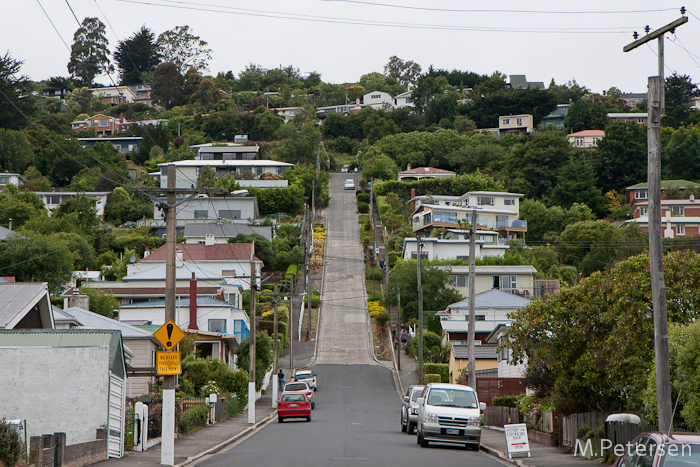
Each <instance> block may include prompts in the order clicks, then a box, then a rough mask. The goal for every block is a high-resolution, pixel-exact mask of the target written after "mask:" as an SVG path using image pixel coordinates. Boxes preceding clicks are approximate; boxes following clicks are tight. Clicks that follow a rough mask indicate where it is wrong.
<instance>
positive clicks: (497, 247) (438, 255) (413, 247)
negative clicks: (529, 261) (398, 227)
mask: <svg viewBox="0 0 700 467" xmlns="http://www.w3.org/2000/svg"><path fill="white" fill-rule="evenodd" d="M461 232H463V235H462V236H461V237H455V238H444V237H443V238H435V237H423V238H421V244H422V245H423V247H422V256H421V259H429V260H432V259H458V260H462V261H469V232H468V231H461ZM475 243H476V248H475V256H474V257H475V258H483V257H485V256H503V254H504V253H505V252H506V250H507V249H508V248H509V246H508V245H506V242H505V239H504V238H498V232H494V231H490V230H484V231H481V230H480V231H477V232H476V241H475ZM402 256H403V259H404V261H405V260H409V259H414V260H415V259H417V257H418V241H417V239H416V238H415V237H406V238H404V240H403V255H402Z"/></svg>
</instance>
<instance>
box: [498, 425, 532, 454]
mask: <svg viewBox="0 0 700 467" xmlns="http://www.w3.org/2000/svg"><path fill="white" fill-rule="evenodd" d="M503 428H504V429H505V431H506V445H507V446H508V457H509V458H510V459H512V458H513V455H514V454H523V455H524V454H527V457H530V443H529V442H528V440H527V426H526V425H525V424H524V423H517V424H513V425H503Z"/></svg>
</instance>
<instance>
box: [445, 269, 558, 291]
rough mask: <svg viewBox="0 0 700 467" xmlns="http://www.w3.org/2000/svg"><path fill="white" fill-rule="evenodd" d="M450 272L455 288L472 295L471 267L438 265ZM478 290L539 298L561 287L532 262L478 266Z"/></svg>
mask: <svg viewBox="0 0 700 467" xmlns="http://www.w3.org/2000/svg"><path fill="white" fill-rule="evenodd" d="M436 267H438V268H440V269H444V270H447V271H450V272H451V276H452V277H451V278H452V287H454V288H455V289H456V290H457V291H458V292H459V293H460V294H462V296H464V297H468V296H469V266H454V265H452V266H443V265H439V266H436ZM475 268H476V275H475V278H474V289H475V293H477V294H479V293H482V292H486V291H489V290H491V289H499V290H501V291H504V292H508V293H511V294H515V295H520V296H522V297H526V298H534V299H540V298H544V297H545V296H547V295H549V294H552V293H555V292H557V291H558V290H559V281H558V280H546V279H538V278H536V277H535V273H536V272H537V270H536V269H535V268H534V267H532V266H529V265H511V266H479V265H477V266H475Z"/></svg>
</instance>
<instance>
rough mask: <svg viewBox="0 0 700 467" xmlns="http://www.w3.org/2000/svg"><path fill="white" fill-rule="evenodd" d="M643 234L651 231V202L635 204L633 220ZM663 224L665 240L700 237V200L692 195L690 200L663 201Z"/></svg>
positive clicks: (630, 221)
mask: <svg viewBox="0 0 700 467" xmlns="http://www.w3.org/2000/svg"><path fill="white" fill-rule="evenodd" d="M632 222H634V223H636V224H638V225H639V228H640V229H641V230H642V231H643V232H648V231H649V202H648V201H638V202H636V203H635V204H634V209H633V212H632V219H631V220H628V221H625V224H627V223H632ZM661 223H662V225H663V226H664V227H662V230H663V231H662V235H663V238H674V237H690V236H697V235H700V200H695V196H693V195H690V199H662V200H661Z"/></svg>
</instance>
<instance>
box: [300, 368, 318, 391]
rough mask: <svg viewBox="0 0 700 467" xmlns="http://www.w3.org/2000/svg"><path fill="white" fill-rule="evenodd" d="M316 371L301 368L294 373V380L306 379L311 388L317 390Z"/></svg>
mask: <svg viewBox="0 0 700 467" xmlns="http://www.w3.org/2000/svg"><path fill="white" fill-rule="evenodd" d="M316 376H317V375H316V373H315V372H313V371H311V370H299V371H297V372H296V373H294V381H306V382H307V383H309V386H311V389H313V390H314V391H315V390H316Z"/></svg>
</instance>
